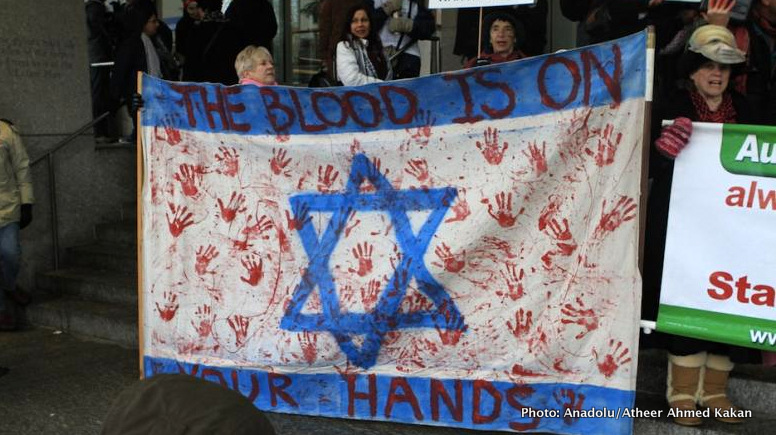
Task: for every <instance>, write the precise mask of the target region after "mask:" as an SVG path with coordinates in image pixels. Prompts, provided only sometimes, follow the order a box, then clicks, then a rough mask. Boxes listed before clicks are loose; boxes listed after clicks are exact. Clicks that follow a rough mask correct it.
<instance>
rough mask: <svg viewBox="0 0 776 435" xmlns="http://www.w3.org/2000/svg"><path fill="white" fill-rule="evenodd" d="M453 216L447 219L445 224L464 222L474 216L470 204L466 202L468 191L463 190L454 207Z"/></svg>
mask: <svg viewBox="0 0 776 435" xmlns="http://www.w3.org/2000/svg"><path fill="white" fill-rule="evenodd" d="M451 210H452V211H453V216H451V217H449V218H447V219H445V223H449V222H462V221H464V220H466V218H467V217H469V215H470V214H472V211H471V209H470V208H469V203H468V202H467V201H466V189H463V188H461V194H460V195H458V198H457V201H456V202H455V205H453V206H452V208H451Z"/></svg>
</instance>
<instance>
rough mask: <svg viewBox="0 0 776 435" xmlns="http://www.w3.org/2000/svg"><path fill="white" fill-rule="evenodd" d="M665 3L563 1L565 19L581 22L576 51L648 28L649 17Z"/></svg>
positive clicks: (642, 0) (649, 0)
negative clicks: (584, 46)
mask: <svg viewBox="0 0 776 435" xmlns="http://www.w3.org/2000/svg"><path fill="white" fill-rule="evenodd" d="M663 1H664V0H560V9H561V13H562V14H563V16H564V17H566V18H568V19H569V20H571V21H577V22H579V27H577V47H581V46H583V45H588V44H597V43H599V42H603V41H608V40H611V39H616V38H619V37H622V36H625V35H629V34H631V33H635V32H638V31H639V30H642V29H643V28H644V27H646V25H647V24H649V21H648V20H647V19H646V13H647V12H648V11H649V10H650V9H651V8H655V7H657V6H660V5H661V4H662V3H663Z"/></svg>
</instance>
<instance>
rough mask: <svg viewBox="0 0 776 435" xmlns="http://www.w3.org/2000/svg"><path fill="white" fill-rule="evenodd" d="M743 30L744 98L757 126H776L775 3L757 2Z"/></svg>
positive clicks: (773, 0) (771, 0)
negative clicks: (746, 43)
mask: <svg viewBox="0 0 776 435" xmlns="http://www.w3.org/2000/svg"><path fill="white" fill-rule="evenodd" d="M746 30H747V36H748V40H749V49H748V55H749V59H748V63H747V68H746V78H745V79H746V96H747V99H748V100H749V104H751V105H752V108H753V109H754V112H755V114H756V119H755V123H756V124H763V125H776V0H756V1H755V2H754V4H753V5H752V10H751V13H750V17H749V20H748V21H747V24H746Z"/></svg>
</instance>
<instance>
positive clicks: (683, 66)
mask: <svg viewBox="0 0 776 435" xmlns="http://www.w3.org/2000/svg"><path fill="white" fill-rule="evenodd" d="M744 61H745V55H744V53H743V52H742V51H741V50H738V49H737V48H736V43H735V38H734V37H733V34H732V33H731V32H730V31H729V30H727V29H726V28H725V27H722V26H716V25H711V24H709V25H705V26H702V27H699V28H698V29H697V30H696V31H695V32H694V33H693V34H692V36H691V37H690V40H689V42H688V48H687V49H686V50H685V52H684V54H683V55H682V58H681V60H680V62H679V68H680V75H681V76H682V77H684V78H686V79H687V80H686V86H685V87H684V89H680V90H677V92H675V93H674V99H673V101H672V102H671V104H666V105H665V106H664V107H665V109H664V112H663V113H662V114H661V116H658V117H655V118H656V120H658V122H659V120H660V119H674V120H675V121H674V124H673V125H670V126H667V127H665V128H663V131H662V134H661V135H660V137H659V138H658V139H657V140H656V141H655V147H654V149H652V151H653V152H652V155H651V157H650V168H649V169H650V176H651V177H652V179H653V184H652V189H651V192H650V196H649V201H648V206H647V226H646V235H645V240H646V246H645V261H644V301H645V305H647V306H648V305H649V304H650V303H656V302H657V301H659V299H660V298H659V290H660V280H661V277H662V274H663V260H664V257H663V256H664V250H665V238H666V229H667V225H668V208H669V200H670V194H671V181H672V178H673V159H674V158H675V157H676V156H677V155H678V154H679V152H681V150H682V148H684V146H685V145H686V144H687V143H688V141H689V138H690V136H691V135H692V122H716V123H727V124H747V123H751V121H752V112H751V109H750V108H749V106H748V104H747V101H746V99H745V98H744V97H743V96H742V95H740V94H738V93H737V92H735V91H734V90H732V89H731V87H730V83H731V75H732V73H733V72H737V71H738V70H739V69H740V66H739V67H736V66H735V65H740V64H742V63H743V62H744ZM645 308H646V309H649V308H647V307H645ZM667 347H668V352H669V355H668V380H667V384H668V388H667V392H666V396H667V399H668V403H669V406H671V408H672V409H674V410H682V411H689V410H694V409H696V406H697V405H698V404H700V405H701V406H704V407H708V408H712V409H714V410H719V411H721V412H725V411H728V410H738V408H737V407H736V406H735V405H734V404H733V403H731V401H730V400H729V399H728V398H727V396H726V394H725V390H726V388H727V381H728V375H729V373H730V371H731V370H732V369H733V360H736V361H739V362H752V353H751V352H750V350H748V349H744V348H740V347H735V346H731V345H727V344H722V343H714V342H709V341H703V340H696V339H692V338H687V337H680V336H671V337H669V338H668V346H667ZM712 415H714V416H715V418H717V420H720V421H723V422H727V423H740V422H742V421H743V420H742V419H741V418H739V417H736V416H725V415H724V414H723V415H722V416H717V414H716V413H712ZM674 421H675V422H676V423H678V424H681V425H685V426H696V425H699V424H701V422H702V420H701V419H700V417H698V416H697V415H694V416H679V417H674Z"/></svg>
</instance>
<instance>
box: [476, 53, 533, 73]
mask: <svg viewBox="0 0 776 435" xmlns="http://www.w3.org/2000/svg"><path fill="white" fill-rule="evenodd" d="M524 57H526V56H525V55H524V54H523V52H522V51H520V50H515V51H513V52H511V53H509V54H507V55H506V56H503V55H500V54H495V53H488V54H483V55H482V56H480V59H487V60H489V61H490V64H494V63H504V62H511V61H513V60H518V59H522V58H524ZM475 66H477V58H476V57H475V58H473V59H469V61H468V62H466V65H464V66H463V67H464V69H469V68H474V67H475Z"/></svg>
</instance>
